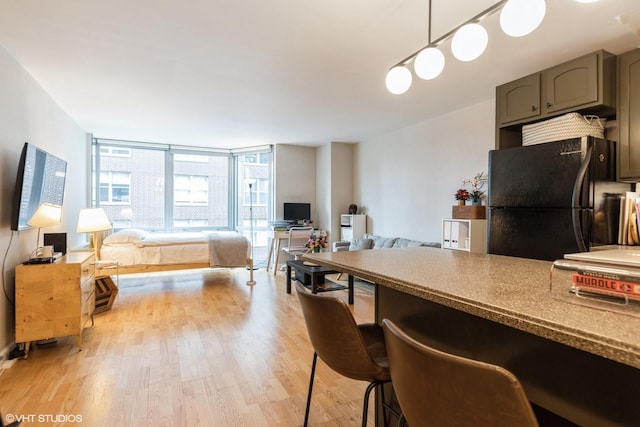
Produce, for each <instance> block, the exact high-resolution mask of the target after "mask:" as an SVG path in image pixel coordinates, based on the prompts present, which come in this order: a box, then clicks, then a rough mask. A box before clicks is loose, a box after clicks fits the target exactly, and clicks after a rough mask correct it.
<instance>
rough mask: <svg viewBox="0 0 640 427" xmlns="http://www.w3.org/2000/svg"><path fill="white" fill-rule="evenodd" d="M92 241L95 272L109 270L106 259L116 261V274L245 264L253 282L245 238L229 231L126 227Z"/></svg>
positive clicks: (111, 269)
mask: <svg viewBox="0 0 640 427" xmlns="http://www.w3.org/2000/svg"><path fill="white" fill-rule="evenodd" d="M95 245H96V253H97V254H98V255H99V260H100V262H99V263H98V264H97V266H96V275H105V276H106V275H111V274H113V264H110V262H111V263H113V262H116V261H117V265H118V273H119V274H129V273H145V272H156V271H171V270H184V269H193V268H205V267H212V268H238V267H241V268H245V267H249V271H250V279H249V281H248V282H247V284H253V283H254V282H253V260H252V259H251V257H250V246H249V241H248V240H247V238H246V237H244V236H242V235H240V234H238V233H235V232H231V231H229V232H225V231H221V232H218V231H202V232H184V233H150V232H147V231H144V230H140V229H136V228H127V229H123V230H119V231H117V232H115V233H111V234H109V235H108V236H106V237H105V238H104V239H96V242H95ZM102 266H104V268H102Z"/></svg>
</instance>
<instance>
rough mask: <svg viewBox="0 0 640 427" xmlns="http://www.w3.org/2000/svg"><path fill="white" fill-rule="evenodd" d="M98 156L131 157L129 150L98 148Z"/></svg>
mask: <svg viewBox="0 0 640 427" xmlns="http://www.w3.org/2000/svg"><path fill="white" fill-rule="evenodd" d="M100 155H102V156H124V157H129V156H131V150H129V149H128V148H123V147H100Z"/></svg>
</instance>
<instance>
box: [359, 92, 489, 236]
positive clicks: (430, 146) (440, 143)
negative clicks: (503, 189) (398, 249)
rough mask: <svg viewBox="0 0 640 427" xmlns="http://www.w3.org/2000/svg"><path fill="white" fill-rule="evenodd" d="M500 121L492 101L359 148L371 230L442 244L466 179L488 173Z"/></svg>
mask: <svg viewBox="0 0 640 427" xmlns="http://www.w3.org/2000/svg"><path fill="white" fill-rule="evenodd" d="M494 118H495V100H493V99H491V100H488V101H486V102H483V103H480V104H476V105H473V106H470V107H467V108H464V109H461V110H458V111H454V112H453V113H450V114H446V115H443V116H439V117H435V118H432V119H429V120H425V121H423V122H421V123H418V124H416V125H413V126H410V127H406V128H403V129H400V130H398V131H395V132H391V133H388V134H385V135H380V136H377V137H375V138H371V139H370V140H367V141H364V142H362V143H360V144H358V146H357V149H356V151H355V160H354V165H355V171H354V180H355V192H354V194H355V196H356V199H358V200H360V202H361V206H360V207H361V208H362V209H363V213H366V214H367V215H368V223H367V231H368V232H370V233H375V234H379V235H382V236H389V237H393V236H399V237H406V238H412V239H416V240H423V241H434V242H439V241H440V224H441V223H440V220H441V219H442V218H450V217H451V207H452V206H453V205H454V204H455V203H456V201H455V199H454V197H453V195H454V193H455V192H456V190H457V189H458V188H461V187H462V181H463V180H464V179H468V178H473V176H474V175H475V174H476V173H478V172H480V171H485V172H487V171H488V170H487V163H488V151H489V150H491V149H493V148H494V144H495V128H494V126H495V119H494Z"/></svg>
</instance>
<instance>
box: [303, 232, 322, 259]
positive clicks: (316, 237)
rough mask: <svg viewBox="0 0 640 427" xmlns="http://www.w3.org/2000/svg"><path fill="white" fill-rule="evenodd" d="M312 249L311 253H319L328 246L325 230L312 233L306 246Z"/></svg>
mask: <svg viewBox="0 0 640 427" xmlns="http://www.w3.org/2000/svg"><path fill="white" fill-rule="evenodd" d="M304 246H305V247H306V248H309V249H311V252H314V253H318V252H321V251H322V250H323V249H324V248H326V247H327V246H328V243H327V233H326V232H325V231H324V230H319V231H318V232H315V231H312V232H311V233H310V234H309V241H308V242H307V243H306V244H305V245H304Z"/></svg>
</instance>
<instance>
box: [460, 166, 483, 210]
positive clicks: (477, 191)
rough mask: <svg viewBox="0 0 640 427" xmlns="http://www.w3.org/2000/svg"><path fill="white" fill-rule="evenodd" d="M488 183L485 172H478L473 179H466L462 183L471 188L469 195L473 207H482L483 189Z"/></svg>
mask: <svg viewBox="0 0 640 427" xmlns="http://www.w3.org/2000/svg"><path fill="white" fill-rule="evenodd" d="M486 182H487V176H486V175H485V174H484V172H478V173H477V174H476V175H475V176H474V177H473V178H472V179H465V180H464V181H462V185H468V186H469V187H470V188H471V191H469V192H468V194H469V199H470V200H471V204H472V205H474V206H480V205H481V204H482V198H483V197H484V190H483V188H484V185H485V184H486ZM458 191H460V190H458Z"/></svg>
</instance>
